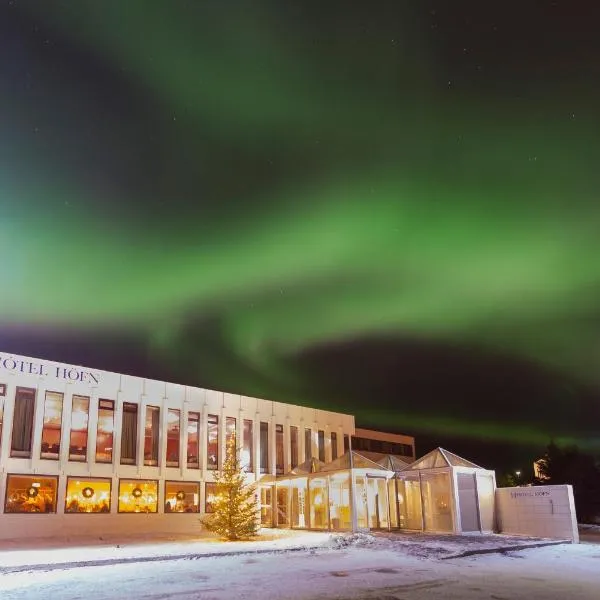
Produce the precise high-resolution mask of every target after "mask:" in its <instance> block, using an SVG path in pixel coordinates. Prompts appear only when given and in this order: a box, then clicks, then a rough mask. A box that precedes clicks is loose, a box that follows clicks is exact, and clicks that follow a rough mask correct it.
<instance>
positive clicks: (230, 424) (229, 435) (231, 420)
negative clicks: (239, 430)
mask: <svg viewBox="0 0 600 600" xmlns="http://www.w3.org/2000/svg"><path fill="white" fill-rule="evenodd" d="M236 427H237V423H236V420H235V417H226V418H225V444H226V447H227V448H229V444H230V443H231V440H235V428H236Z"/></svg>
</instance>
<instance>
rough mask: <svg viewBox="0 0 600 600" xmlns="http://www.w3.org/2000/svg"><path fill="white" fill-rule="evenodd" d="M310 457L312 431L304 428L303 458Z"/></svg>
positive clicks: (307, 458)
mask: <svg viewBox="0 0 600 600" xmlns="http://www.w3.org/2000/svg"><path fill="white" fill-rule="evenodd" d="M311 459H312V431H311V430H310V429H308V428H306V429H305V430H304V460H311Z"/></svg>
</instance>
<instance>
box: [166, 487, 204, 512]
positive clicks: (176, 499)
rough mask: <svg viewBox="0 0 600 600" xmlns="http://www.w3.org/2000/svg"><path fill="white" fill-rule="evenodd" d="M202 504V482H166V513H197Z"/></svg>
mask: <svg viewBox="0 0 600 600" xmlns="http://www.w3.org/2000/svg"><path fill="white" fill-rule="evenodd" d="M199 506H200V484H199V483H192V482H184V481H167V482H166V483H165V512H166V513H173V512H177V513H197V512H198V511H199Z"/></svg>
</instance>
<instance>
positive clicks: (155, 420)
mask: <svg viewBox="0 0 600 600" xmlns="http://www.w3.org/2000/svg"><path fill="white" fill-rule="evenodd" d="M159 435H160V408H159V407H158V406H146V422H145V426H144V464H145V465H147V466H149V467H156V466H157V465H158V449H159V443H158V442H159V439H160V438H159Z"/></svg>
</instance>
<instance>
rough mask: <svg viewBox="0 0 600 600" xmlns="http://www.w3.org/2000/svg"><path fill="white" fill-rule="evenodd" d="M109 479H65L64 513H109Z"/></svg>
mask: <svg viewBox="0 0 600 600" xmlns="http://www.w3.org/2000/svg"><path fill="white" fill-rule="evenodd" d="M111 486H112V482H111V480H110V479H95V478H91V479H90V478H88V479H79V478H78V477H67V493H66V496H65V512H66V513H109V512H110V489H111Z"/></svg>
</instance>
